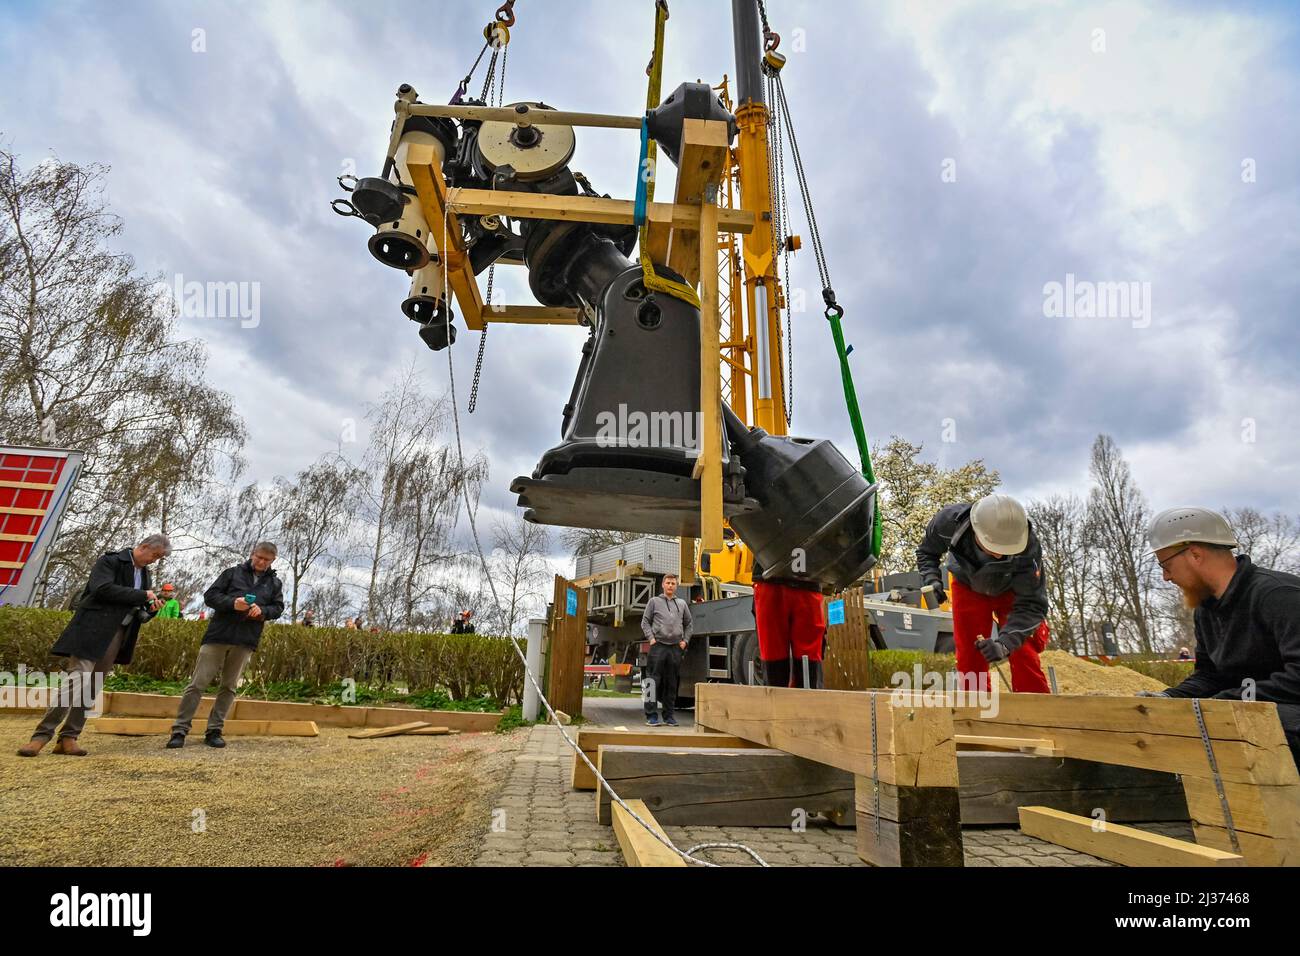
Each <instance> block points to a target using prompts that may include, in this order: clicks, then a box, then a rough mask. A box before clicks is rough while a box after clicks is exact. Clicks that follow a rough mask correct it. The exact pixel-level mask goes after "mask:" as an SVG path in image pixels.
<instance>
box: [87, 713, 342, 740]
mask: <svg viewBox="0 0 1300 956" xmlns="http://www.w3.org/2000/svg"><path fill="white" fill-rule="evenodd" d="M86 725H87V726H88V727H89V728H90V729H91V730H93V731H95V732H96V733H101V734H121V735H123V736H127V737H148V736H154V735H159V734H161V735H166V734H170V733H171V729H172V721H171V720H169V719H166V718H162V717H98V718H95V719H93V720H90V721H88V722H87V724H86ZM207 726H208V722H207V721H206V720H196V721H194V723H193V724H192V725H191V727H190V733H192V734H202V733H204V732H206V730H207ZM221 732H222V734H223V735H225V736H227V737H246V736H255V737H315V736H317V735H318V734H319V733H320V731H319V730H318V729H317V727H316V723H315V721H311V720H227V721H226V722H225V724H223V725H222V728H221Z"/></svg>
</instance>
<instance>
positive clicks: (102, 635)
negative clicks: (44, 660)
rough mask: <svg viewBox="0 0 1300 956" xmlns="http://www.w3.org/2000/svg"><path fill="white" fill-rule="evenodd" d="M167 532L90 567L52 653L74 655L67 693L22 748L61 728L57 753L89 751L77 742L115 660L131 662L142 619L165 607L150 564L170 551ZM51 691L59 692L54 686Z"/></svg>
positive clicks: (30, 749) (29, 752) (28, 750)
mask: <svg viewBox="0 0 1300 956" xmlns="http://www.w3.org/2000/svg"><path fill="white" fill-rule="evenodd" d="M171 551H172V546H171V542H170V541H168V540H167V536H166V535H163V534H151V535H149V537H147V538H145V539H144V540H143V541H141V542H140V543H139V544H137V545H136V546H135V547H134V548H123V549H122V550H121V551H110V552H109V553H108V554H105V555H103V556H102V557H101V558H100V559H99V560H98V561H96V562H95V566H94V567H93V568H92V569H91V571H90V580H89V581H88V582H86V587H85V589H84V590H83V591H82V592H81V596H80V597H79V598H77V605H76V607H77V610H76V613H75V614H73V615H72V620H71V621H69V622H68V626H67V627H66V628H64V629H63V633H62V634H60V635H59V639H58V641H56V642H55V644H54V648H53V649H52V650H51V651H50V653H52V654H55V655H57V656H59V657H67V658H70V660H69V662H68V678H67V682H66V684H64V685H63V686H61V687H59V688H58V689H57V693H58V694H59V696H60V697H61V698H62V699H61V700H60V701H53V700H52V701H51V704H52V705H53V706H51V707H50V709H49V710H47V711H46V712H45V716H44V717H42V718H41V722H40V723H39V724H38V725H37V727H36V732H35V733H33V734H32V739H31V742H30V743H28V744H25V745H24V746H23V747H22V748H20V749H19V751H18V756H20V757H35V756H36V755H37V754H38V753H40V752H41V748H42V747H44V746H45V745H46V744H47V743H49V742H50V740H51V739H52V738H53V737H54V735H55V733H56V732H57V734H58V737H59V739H58V742H57V743H55V745H54V753H56V754H62V755H64V756H69V757H84V756H86V751H84V750H82V749H81V747H79V746H78V745H77V738H78V737H79V736H81V731H82V729H83V728H84V727H85V726H86V712H87V711H88V710H92V709H94V704H95V699H96V698H97V697H98V696H99V690H100V688H101V687H102V686H103V680H104V678H105V677H106V676H107V675H108V673H109V672H110V671H111V670H112V669H113V665H114V664H129V663H131V657H132V655H133V654H134V653H135V642H136V638H137V637H139V634H140V625H141V624H143V623H144V622H145V621H147V620H149V619H150V618H152V617H153V616H154V614H156V613H157V612H158V610H159V609H160V608H161V607H162V602H161V601H159V600H158V596H157V595H156V594H154V592H153V591H151V590H150V583H149V565H151V564H153V563H154V562H155V561H157V560H159V559H160V558H165V557H166V556H167V555H169V554H171ZM50 692H51V694H53V693H56V690H55V689H54V688H51V689H50Z"/></svg>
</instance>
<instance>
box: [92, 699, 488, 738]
mask: <svg viewBox="0 0 1300 956" xmlns="http://www.w3.org/2000/svg"><path fill="white" fill-rule="evenodd" d="M212 701H213V698H211V697H205V698H204V699H203V700H201V701H200V702H199V709H198V711H197V712H196V716H198V717H206V716H207V715H208V712H209V711H210V710H211V708H212ZM180 703H181V699H180V697H174V696H168V695H166V694H128V693H125V692H122V691H118V692H117V693H114V694H113V695H112V702H111V704H105V705H104V712H105V713H106V714H109V715H112V716H131V717H175V716H176V711H177V709H178V708H179V707H180ZM229 716H230V718H232V719H239V720H311V721H315V722H316V723H317V724H321V725H324V726H327V727H388V726H392V725H393V724H403V723H410V722H411V721H415V720H422V721H426V722H429V723H432V724H435V725H436V726H439V727H449V728H451V729H452V730H463V731H476V732H486V731H492V730H496V726H497V724H498V723H500V721H501V715H500V714H499V713H491V712H487V713H483V712H478V711H467V710H465V711H463V710H425V709H423V708H418V707H347V706H340V705H338V704H298V703H292V702H289V701H278V700H252V699H250V698H247V697H240V698H238V699H237V700H236V701H235V703H234V704H233V705H232V707H231V709H230V714H229Z"/></svg>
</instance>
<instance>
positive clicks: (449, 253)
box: [406, 143, 483, 331]
mask: <svg viewBox="0 0 1300 956" xmlns="http://www.w3.org/2000/svg"><path fill="white" fill-rule="evenodd" d="M406 149H407V152H406V168H407V169H408V170H409V171H410V174H411V185H413V186H414V187H415V191H416V194H417V195H418V196H419V199H420V206H421V208H422V209H423V210H424V218H425V219H426V220H427V221H428V223H429V233H430V236H431V237H432V239H433V242H434V245H436V246H437V248H438V251H439V253H440V254H441V255H442V258H443V262H444V263H445V264H446V267H447V284H448V285H449V286H450V287H451V290H452V292H453V293H455V296H456V301H457V303H459V305H460V314H461V316H462V317H463V318H464V319H465V327H466V328H469V329H474V330H476V331H477V330H481V329H482V328H483V294H482V293H481V292H480V291H479V287H478V279H477V278H476V277H475V275H474V269H473V267H472V266H471V265H470V261H469V253H468V252H467V250H466V249H465V242H464V240H463V238H462V235H461V229H460V220H459V219H458V218H457V217H456V214H455V213H454V212H450V211H448V210H447V207H446V202H447V181H446V180H445V179H444V178H443V175H442V160H441V159H440V155H441V150H440V149H435V148H434V147H433V146H431V145H428V144H424V143H418V144H412V145H410V146H409V147H407V148H406ZM444 235H445V236H446V239H447V246H448V248H446V249H443V248H442V242H443V237H444ZM429 251H430V252H433V249H430V250H429Z"/></svg>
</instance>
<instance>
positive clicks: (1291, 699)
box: [1141, 508, 1300, 765]
mask: <svg viewBox="0 0 1300 956" xmlns="http://www.w3.org/2000/svg"><path fill="white" fill-rule="evenodd" d="M1147 541H1148V542H1149V543H1150V545H1151V547H1152V549H1153V552H1154V554H1155V557H1156V560H1157V561H1159V562H1160V570H1161V571H1162V572H1163V573H1164V579H1165V580H1166V581H1171V582H1173V583H1174V584H1176V585H1178V588H1179V590H1181V591H1182V592H1183V600H1184V601H1185V602H1186V604H1187V606H1188V607H1190V608H1193V614H1192V620H1193V623H1194V625H1195V628H1196V667H1195V669H1194V670H1193V671H1192V673H1191V674H1190V675H1189V676H1188V677H1187V679H1186V680H1184V681H1183V682H1182V683H1181V684H1179V685H1178V686H1177V687H1171V688H1169V690H1167V691H1162V692H1160V693H1157V694H1143V695H1141V696H1153V697H1219V698H1223V699H1227V700H1263V701H1272V702H1273V703H1275V704H1277V714H1278V717H1279V718H1280V719H1281V721H1282V729H1283V730H1284V731H1285V732H1286V738H1287V743H1288V744H1290V746H1291V753H1292V755H1294V756H1295V758H1296V764H1297V765H1300V577H1296V576H1295V575H1294V574H1287V573H1286V572H1284V571H1274V570H1272V569H1270V568H1261V567H1259V566H1257V565H1255V564H1252V563H1251V560H1250V556H1249V555H1245V554H1239V555H1234V554H1233V553H1232V550H1233V548H1236V547H1238V544H1237V537H1236V535H1234V534H1233V533H1232V528H1231V527H1229V525H1228V522H1227V520H1226V519H1225V518H1224V517H1223V515H1221V514H1219V513H1218V512H1217V511H1211V510H1209V509H1208V508H1170V509H1168V510H1166V511H1162V512H1160V514H1158V515H1156V516H1155V518H1154V519H1153V520H1152V522H1151V527H1150V528H1149V529H1148V531H1147Z"/></svg>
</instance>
